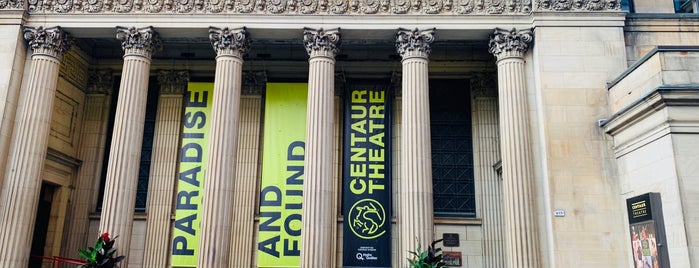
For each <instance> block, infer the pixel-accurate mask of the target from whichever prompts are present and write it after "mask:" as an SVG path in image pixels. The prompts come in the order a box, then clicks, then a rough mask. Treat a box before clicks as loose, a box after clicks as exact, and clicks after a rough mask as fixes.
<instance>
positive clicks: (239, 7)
mask: <svg viewBox="0 0 699 268" xmlns="http://www.w3.org/2000/svg"><path fill="white" fill-rule="evenodd" d="M23 3H24V2H23V1H20V0H0V9H13V8H22V7H23V5H24V4H23ZM26 3H27V4H26V5H27V11H28V12H29V13H31V14H50V13H58V14H65V13H67V14H70V13H121V14H123V13H143V14H207V13H209V14H270V15H275V14H286V15H294V14H327V15H332V14H338V15H364V14H379V15H393V14H410V15H465V14H474V15H485V14H514V15H516V14H521V15H526V14H529V13H530V12H531V11H532V2H531V0H27V2H26ZM537 4H538V9H539V10H544V11H616V10H618V9H619V0H537Z"/></svg>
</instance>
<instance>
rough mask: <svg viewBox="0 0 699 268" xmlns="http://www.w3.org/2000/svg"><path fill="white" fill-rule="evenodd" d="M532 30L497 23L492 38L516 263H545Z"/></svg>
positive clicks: (522, 267)
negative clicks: (528, 64) (530, 101)
mask: <svg viewBox="0 0 699 268" xmlns="http://www.w3.org/2000/svg"><path fill="white" fill-rule="evenodd" d="M532 35H533V32H532V31H531V30H522V31H516V30H515V29H512V30H509V31H507V30H501V29H496V30H495V33H493V35H492V36H491V39H490V53H493V55H495V57H496V58H497V65H498V95H499V96H500V100H499V104H500V139H501V146H502V179H503V185H502V190H503V203H504V208H505V210H504V213H503V215H504V216H505V252H506V257H507V260H506V265H507V267H517V268H527V267H535V268H536V267H539V265H540V262H539V240H538V237H539V235H538V232H537V227H536V218H535V215H536V210H535V209H534V207H535V205H536V203H535V200H534V198H535V195H534V190H533V183H534V164H533V160H532V150H531V145H530V144H531V138H530V127H529V110H528V108H527V107H528V106H527V85H526V83H525V80H524V76H525V73H524V53H526V52H527V48H528V47H529V43H531V41H532Z"/></svg>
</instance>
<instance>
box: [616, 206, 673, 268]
mask: <svg viewBox="0 0 699 268" xmlns="http://www.w3.org/2000/svg"><path fill="white" fill-rule="evenodd" d="M626 210H627V212H628V217H629V232H630V234H631V252H632V253H633V254H632V256H633V264H634V267H644V268H645V267H649V268H666V267H670V260H669V259H668V253H667V247H666V246H665V245H667V242H666V239H665V224H664V223H663V210H662V201H661V199H660V193H647V194H643V195H639V196H635V197H632V198H629V199H626Z"/></svg>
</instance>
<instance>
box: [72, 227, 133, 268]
mask: <svg viewBox="0 0 699 268" xmlns="http://www.w3.org/2000/svg"><path fill="white" fill-rule="evenodd" d="M117 237H118V236H116V237H114V238H113V239H112V238H109V233H103V234H102V235H101V236H100V237H99V238H97V243H96V244H95V247H94V248H93V247H89V248H88V249H87V250H84V249H80V250H78V254H79V255H80V257H82V258H83V259H85V261H86V263H85V264H83V265H80V266H78V268H98V267H99V268H114V267H117V266H116V264H117V263H119V262H120V261H123V260H124V256H119V257H114V253H116V248H115V247H114V241H116V238H117Z"/></svg>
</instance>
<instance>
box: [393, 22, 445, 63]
mask: <svg viewBox="0 0 699 268" xmlns="http://www.w3.org/2000/svg"><path fill="white" fill-rule="evenodd" d="M435 30H436V29H435V28H432V29H427V30H422V31H420V30H418V29H417V28H415V29H414V30H408V29H403V28H399V29H398V34H397V35H396V50H397V51H398V54H400V55H401V56H402V57H403V58H405V57H406V56H408V55H415V53H417V55H420V56H423V57H427V56H429V55H430V51H431V50H432V42H433V41H434V32H435Z"/></svg>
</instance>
